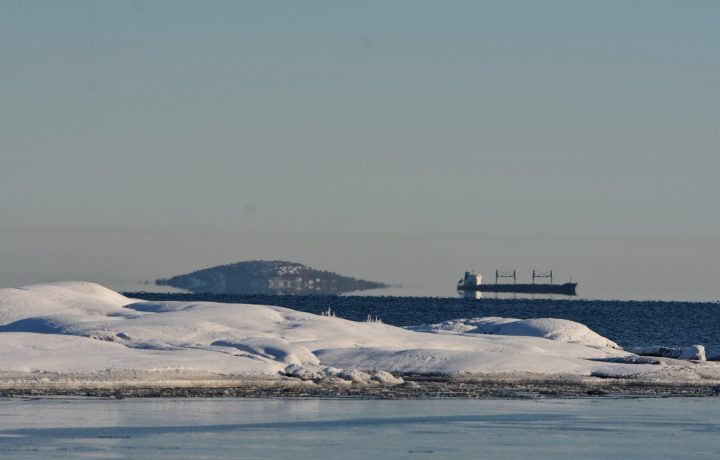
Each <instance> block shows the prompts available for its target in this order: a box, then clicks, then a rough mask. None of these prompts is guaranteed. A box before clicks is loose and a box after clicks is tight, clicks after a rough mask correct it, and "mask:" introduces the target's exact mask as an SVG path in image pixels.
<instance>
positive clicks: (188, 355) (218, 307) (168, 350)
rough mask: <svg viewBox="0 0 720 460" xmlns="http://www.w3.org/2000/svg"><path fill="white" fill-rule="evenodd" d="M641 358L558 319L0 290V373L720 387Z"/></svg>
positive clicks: (697, 371)
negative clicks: (405, 316)
mask: <svg viewBox="0 0 720 460" xmlns="http://www.w3.org/2000/svg"><path fill="white" fill-rule="evenodd" d="M637 358H638V357H637V356H636V355H634V354H632V353H628V352H626V351H623V350H621V349H620V347H618V346H617V344H615V343H614V342H612V341H610V340H608V339H605V338H604V337H601V336H600V335H598V334H596V333H594V332H593V331H591V330H590V329H588V328H587V327H586V326H584V325H582V324H579V323H575V322H572V321H566V320H559V319H532V320H519V319H507V318H475V319H464V320H455V321H447V322H444V323H439V324H435V325H424V326H418V327H416V328H414V330H410V329H403V328H398V327H394V326H389V325H386V324H382V323H379V322H353V321H348V320H344V319H341V318H336V317H334V316H321V315H313V314H309V313H302V312H298V311H294V310H290V309H287V308H281V307H273V306H264V305H246V304H220V303H209V302H146V301H138V300H136V299H130V298H126V297H124V296H122V295H120V294H118V293H116V292H114V291H111V290H109V289H106V288H104V287H102V286H100V285H97V284H93V283H82V282H76V283H52V284H41V285H33V286H27V287H24V288H12V289H0V372H55V373H64V374H72V373H93V372H103V373H105V374H108V373H109V374H110V375H117V376H118V378H120V377H119V376H122V375H128V372H130V373H132V372H148V371H149V372H158V373H169V374H172V373H173V372H175V373H176V372H195V373H200V374H203V375H208V376H212V375H215V376H217V375H232V376H248V377H249V376H254V377H257V376H261V377H263V378H265V377H267V378H275V379H277V378H287V377H291V378H297V379H302V380H313V381H328V382H335V383H337V382H341V383H342V382H345V383H347V384H351V383H353V384H366V385H369V384H373V385H396V384H400V383H402V382H403V379H402V378H400V376H402V375H408V374H421V375H445V376H457V375H475V374H484V375H488V374H490V375H492V374H497V375H500V374H502V375H507V374H508V373H516V374H528V373H531V374H541V375H571V376H591V375H596V376H597V375H602V376H610V377H622V376H642V377H643V378H656V377H657V378H663V379H672V378H676V377H677V376H681V377H682V378H702V379H712V378H717V379H720V366H717V365H715V364H713V363H704V364H702V365H700V364H696V363H690V362H684V361H676V360H673V359H663V360H661V362H660V364H651V362H652V363H654V361H651V360H648V359H644V360H643V359H637ZM676 370H677V372H676Z"/></svg>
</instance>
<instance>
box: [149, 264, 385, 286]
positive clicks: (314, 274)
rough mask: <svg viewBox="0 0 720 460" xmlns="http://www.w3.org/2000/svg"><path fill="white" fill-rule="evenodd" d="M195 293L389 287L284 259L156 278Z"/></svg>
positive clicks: (165, 284) (158, 283)
mask: <svg viewBox="0 0 720 460" xmlns="http://www.w3.org/2000/svg"><path fill="white" fill-rule="evenodd" d="M155 284H157V285H158V286H172V287H175V288H180V289H185V290H188V291H191V292H201V293H216V294H323V295H338V294H343V293H346V292H352V291H363V290H367V289H381V288H386V287H389V286H388V285H387V284H384V283H379V282H376V281H366V280H361V279H357V278H352V277H349V276H342V275H338V274H337V273H333V272H329V271H325V270H316V269H314V268H310V267H306V266H305V265H303V264H299V263H296V262H287V261H284V260H251V261H246V262H237V263H234V264H229V265H218V266H215V267H211V268H205V269H203V270H197V271H194V272H192V273H188V274H185V275H177V276H173V277H172V278H168V279H158V280H156V281H155Z"/></svg>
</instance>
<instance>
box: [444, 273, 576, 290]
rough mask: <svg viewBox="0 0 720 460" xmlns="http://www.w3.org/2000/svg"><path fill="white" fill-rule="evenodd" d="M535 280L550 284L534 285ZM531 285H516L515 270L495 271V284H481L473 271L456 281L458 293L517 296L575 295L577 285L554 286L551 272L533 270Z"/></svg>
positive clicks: (479, 278)
mask: <svg viewBox="0 0 720 460" xmlns="http://www.w3.org/2000/svg"><path fill="white" fill-rule="evenodd" d="M502 278H512V280H513V281H512V282H504V283H500V282H498V281H499V280H500V279H502ZM537 278H550V283H549V284H547V283H544V284H540V283H535V279H537ZM532 280H533V282H532V284H518V283H517V274H516V272H515V270H513V271H511V272H501V271H499V270H495V284H483V282H482V275H480V274H479V273H475V271H469V272H465V276H463V277H462V278H461V279H460V281H458V285H457V288H458V291H480V292H514V293H518V294H562V295H577V292H576V288H577V283H572V282H570V283H563V284H554V283H553V281H552V270H551V271H549V272H538V271H535V270H533V274H532Z"/></svg>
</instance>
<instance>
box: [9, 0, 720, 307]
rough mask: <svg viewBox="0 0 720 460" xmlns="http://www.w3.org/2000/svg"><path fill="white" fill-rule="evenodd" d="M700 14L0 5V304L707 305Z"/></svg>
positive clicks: (701, 4) (706, 73)
mask: <svg viewBox="0 0 720 460" xmlns="http://www.w3.org/2000/svg"><path fill="white" fill-rule="evenodd" d="M718 17H720V4H719V3H718V2H714V1H694V2H691V3H686V2H673V1H654V0H653V1H650V0H645V1H634V2H625V1H603V2H577V1H567V0H566V1H560V0H553V1H545V2H535V1H509V2H505V1H503V2H474V1H472V2H470V1H456V2H451V3H439V2H425V1H398V2H393V3H391V4H387V3H386V2H362V3H357V4H352V5H349V4H345V3H333V2H321V1H306V2H302V3H301V4H300V3H297V2H273V3H270V4H269V3H265V2H252V3H251V2H225V1H216V2H209V3H208V2H194V1H134V2H102V3H99V2H95V1H89V0H87V1H74V2H24V1H6V2H3V14H2V15H0V82H1V83H0V102H1V104H2V107H3V110H1V111H0V139H2V148H0V161H1V162H2V168H0V197H1V198H0V216H2V219H1V220H0V257H1V258H2V264H0V286H17V285H24V284H29V283H34V282H42V281H49V280H78V279H79V280H89V281H97V282H100V283H103V284H108V285H110V286H112V287H116V286H117V285H118V284H119V283H118V282H119V281H122V280H125V281H126V282H131V281H136V280H144V279H155V278H158V277H167V276H171V275H175V274H179V273H186V272H189V271H192V270H195V269H199V268H203V267H207V266H212V265H216V264H221V263H231V262H235V261H239V260H250V259H285V260H293V261H298V262H301V263H304V264H307V265H310V266H313V267H317V268H320V269H326V270H331V271H335V272H339V273H343V274H349V275H352V276H356V277H359V278H365V279H376V280H379V281H384V282H388V283H392V284H401V285H403V286H404V287H405V288H407V289H408V290H409V292H417V293H420V292H441V291H442V292H445V291H444V290H445V289H451V288H452V287H454V284H455V282H456V280H457V278H458V277H459V276H460V274H461V273H462V272H463V271H464V270H466V269H470V268H475V269H477V270H478V271H480V272H481V273H484V274H485V275H486V276H487V275H489V274H491V273H493V272H494V270H495V269H501V270H509V269H513V268H514V269H517V270H518V272H519V273H521V274H523V276H529V273H530V271H531V270H532V269H537V270H547V269H551V268H552V269H554V270H555V271H556V272H557V273H558V279H569V278H570V276H572V277H573V278H574V279H575V280H576V281H579V282H580V286H579V290H580V292H581V293H582V295H584V296H588V297H593V298H594V297H603V298H663V299H703V300H713V299H714V300H717V299H718V298H719V297H720V296H719V294H718V288H717V279H716V278H717V276H716V275H717V267H716V266H717V260H719V259H720V213H719V212H718V211H717V205H716V202H715V201H716V197H717V196H720V188H719V187H720V185H718V184H719V183H720V182H718V180H717V171H718V170H720V156H718V155H717V152H718V151H720V137H719V134H718V133H719V131H718V130H717V120H718V119H720V58H719V57H718V53H717V43H718V42H720V31H719V29H718V27H717V18H718Z"/></svg>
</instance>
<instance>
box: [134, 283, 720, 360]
mask: <svg viewBox="0 0 720 460" xmlns="http://www.w3.org/2000/svg"><path fill="white" fill-rule="evenodd" d="M125 295H127V296H129V297H134V298H143V299H147V300H178V301H209V302H230V303H251V304H262V305H277V306H282V307H288V308H292V309H295V310H299V311H304V312H310V313H321V312H323V311H325V310H327V309H328V308H330V309H332V310H333V311H334V312H335V314H336V315H337V316H338V317H341V318H346V319H350V320H354V321H364V320H366V319H367V317H368V315H372V316H373V317H378V318H380V319H382V320H383V321H384V322H385V323H387V324H392V325H395V326H411V325H417V324H423V323H437V322H440V321H445V320H448V319H457V318H472V317H480V316H502V317H510V318H522V319H527V318H548V317H549V318H563V319H569V320H573V321H577V322H580V323H583V324H585V325H587V326H588V327H589V328H590V329H592V330H594V331H595V332H597V333H598V334H600V335H603V336H605V337H607V338H609V339H611V340H614V341H615V342H617V343H619V344H620V345H622V346H624V347H633V346H650V345H665V346H688V345H693V344H701V345H705V347H706V349H707V353H708V356H718V355H720V303H718V302H653V301H619V300H567V299H499V298H483V299H480V300H476V299H465V298H434V297H364V296H342V297H337V296H278V295H231V294H176V293H167V294H163V293H148V292H143V293H138V292H131V293H125Z"/></svg>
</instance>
